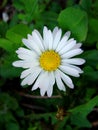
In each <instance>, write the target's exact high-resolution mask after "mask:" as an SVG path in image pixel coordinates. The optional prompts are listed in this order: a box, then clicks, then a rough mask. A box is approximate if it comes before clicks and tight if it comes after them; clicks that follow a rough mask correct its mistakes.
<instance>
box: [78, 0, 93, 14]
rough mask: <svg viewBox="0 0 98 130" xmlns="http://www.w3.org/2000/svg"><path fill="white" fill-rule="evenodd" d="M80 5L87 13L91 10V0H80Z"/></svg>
mask: <svg viewBox="0 0 98 130" xmlns="http://www.w3.org/2000/svg"><path fill="white" fill-rule="evenodd" d="M79 4H80V6H81V7H82V8H83V9H84V10H86V11H87V12H88V13H90V11H91V6H92V0H80V3H79Z"/></svg>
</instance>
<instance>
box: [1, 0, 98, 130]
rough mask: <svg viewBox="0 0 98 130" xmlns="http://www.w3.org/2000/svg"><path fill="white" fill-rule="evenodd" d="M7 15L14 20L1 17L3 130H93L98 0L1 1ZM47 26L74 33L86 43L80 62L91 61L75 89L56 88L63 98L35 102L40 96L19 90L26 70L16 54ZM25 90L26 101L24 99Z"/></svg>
mask: <svg viewBox="0 0 98 130" xmlns="http://www.w3.org/2000/svg"><path fill="white" fill-rule="evenodd" d="M7 9H8V10H7ZM3 11H5V12H6V13H7V14H8V16H9V21H8V22H4V21H3V19H2V17H0V129H5V130H20V129H21V130H47V129H48V130H52V129H54V130H84V129H85V130H88V129H89V130H90V127H92V129H93V128H94V127H93V126H92V120H90V119H89V117H88V115H89V114H92V113H91V112H92V111H93V109H94V107H98V96H97V95H98V0H79V1H77V3H76V1H75V0H74V1H73V0H66V1H63V0H62V2H61V1H60V0H57V1H52V0H12V3H11V1H10V0H4V1H0V13H1V15H2V12H3ZM43 26H47V27H49V28H50V29H53V28H54V27H55V26H60V27H61V29H62V30H63V32H64V33H65V32H66V31H71V34H72V35H71V37H74V38H75V39H76V40H77V41H78V42H83V46H82V47H83V49H84V53H83V54H82V55H81V56H80V57H82V58H84V59H85V60H86V63H85V64H84V66H81V67H82V69H83V71H84V73H83V74H82V75H81V77H79V78H78V79H77V78H76V79H74V78H73V82H74V84H75V88H74V89H73V90H69V89H67V91H66V92H65V93H63V92H57V91H56V87H54V94H58V93H59V94H60V96H61V98H55V97H54V98H51V99H43V98H42V99H35V98H36V94H38V93H37V92H38V91H37V92H35V93H34V92H33V93H32V92H31V91H29V90H31V88H29V87H28V86H26V88H21V87H20V86H19V88H17V83H18V81H19V80H17V78H18V77H19V76H20V73H21V71H22V69H19V68H14V67H13V66H12V62H13V61H15V60H17V55H16V53H15V51H16V50H17V49H18V48H19V47H20V46H23V43H22V38H26V37H27V34H31V32H32V30H33V29H38V30H39V32H41V33H42V29H43ZM19 82H20V81H19ZM27 87H28V88H27ZM21 91H22V92H23V93H24V95H25V96H23V97H22V96H20V95H21V94H20V92H21ZM16 93H17V94H18V96H17V94H16ZM33 94H35V98H34V97H33V96H34V95H33ZM28 95H30V97H31V98H29V97H28ZM20 106H22V107H20ZM24 106H25V107H24ZM57 109H58V110H57ZM60 109H62V110H63V111H62V112H61V111H60ZM92 117H93V118H95V115H93V114H92ZM97 120H98V118H97ZM94 121H95V120H94Z"/></svg>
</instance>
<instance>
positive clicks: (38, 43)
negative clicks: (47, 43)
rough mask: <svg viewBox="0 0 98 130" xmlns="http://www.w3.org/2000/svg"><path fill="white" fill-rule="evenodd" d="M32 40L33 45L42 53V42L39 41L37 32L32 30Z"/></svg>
mask: <svg viewBox="0 0 98 130" xmlns="http://www.w3.org/2000/svg"><path fill="white" fill-rule="evenodd" d="M32 39H33V40H34V41H35V44H36V45H37V46H38V47H39V48H40V49H41V50H42V51H44V46H43V44H42V42H43V41H42V40H41V39H40V37H39V34H38V32H37V31H36V30H34V31H33V32H32Z"/></svg>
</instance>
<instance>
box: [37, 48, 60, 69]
mask: <svg viewBox="0 0 98 130" xmlns="http://www.w3.org/2000/svg"><path fill="white" fill-rule="evenodd" d="M39 62H40V66H41V67H42V68H43V69H44V70H46V71H53V70H56V69H57V68H58V66H59V65H60V62H61V58H60V55H59V54H58V53H57V52H55V51H53V50H49V51H45V52H43V53H42V55H41V56H40V58H39Z"/></svg>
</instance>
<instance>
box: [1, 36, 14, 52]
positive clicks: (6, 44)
mask: <svg viewBox="0 0 98 130" xmlns="http://www.w3.org/2000/svg"><path fill="white" fill-rule="evenodd" d="M0 47H1V48H3V49H4V50H6V51H7V52H11V51H12V50H13V43H12V42H11V41H9V40H7V39H4V38H0Z"/></svg>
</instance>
